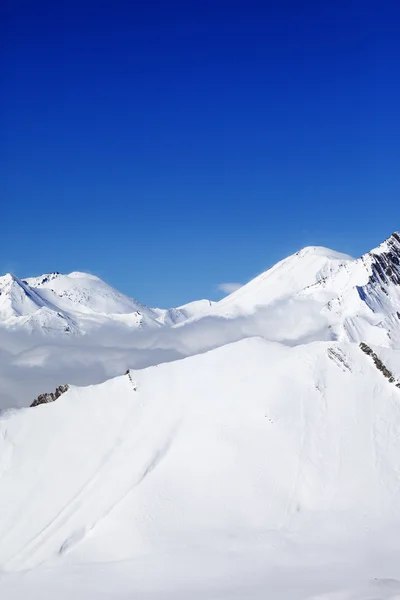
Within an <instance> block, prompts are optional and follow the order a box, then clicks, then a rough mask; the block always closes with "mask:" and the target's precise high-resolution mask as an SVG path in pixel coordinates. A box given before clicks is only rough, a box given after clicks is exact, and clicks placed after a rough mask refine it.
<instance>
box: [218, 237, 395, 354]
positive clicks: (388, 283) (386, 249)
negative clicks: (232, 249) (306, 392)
mask: <svg viewBox="0 0 400 600" xmlns="http://www.w3.org/2000/svg"><path fill="white" fill-rule="evenodd" d="M266 308H267V309H268V311H265V309H266ZM399 308H400V235H399V234H397V233H394V234H393V235H392V236H391V237H390V238H388V239H387V240H386V241H385V242H384V243H383V244H381V245H380V246H379V247H378V248H376V249H375V250H372V251H371V252H369V253H367V254H366V255H364V256H362V257H361V258H359V259H352V258H351V257H350V256H347V255H344V254H339V253H337V252H333V251H332V250H328V249H327V248H321V247H309V248H305V249H304V250H301V251H300V252H297V253H296V254H294V255H293V256H290V257H288V258H287V259H284V260H283V261H281V262H279V263H277V264H276V265H275V266H274V267H272V268H271V269H269V270H268V271H266V272H265V273H262V274H261V275H259V276H258V277H256V278H255V279H253V280H252V281H250V282H249V283H248V284H246V285H244V286H243V287H241V288H240V289H239V290H237V291H236V292H234V293H233V294H231V295H229V296H227V297H226V298H224V299H223V300H221V301H220V302H218V303H217V304H215V305H214V306H213V307H212V308H211V310H210V314H214V315H218V316H224V317H228V318H232V317H238V316H240V317H243V316H246V315H252V314H255V313H256V312H257V311H261V312H263V313H264V314H268V318H269V319H270V320H271V321H273V320H274V317H275V320H276V322H281V323H285V322H290V321H291V320H292V318H293V314H296V315H298V316H299V319H300V320H301V319H303V320H304V319H309V318H310V317H311V320H313V321H314V322H316V321H318V322H319V323H320V326H319V328H318V332H317V333H316V334H315V335H314V333H313V335H312V339H320V340H324V339H333V340H335V339H336V340H342V339H343V340H348V341H354V342H359V341H362V340H365V339H367V340H369V341H370V342H371V343H376V344H379V345H382V346H389V347H394V348H397V347H400V311H399ZM272 339H275V335H274V336H273V338H272ZM279 339H280V341H284V340H283V339H282V338H279ZM295 339H296V338H295V336H294V337H293V338H292V342H294V341H295ZM306 339H307V336H306V335H305V332H304V330H303V329H301V336H299V337H298V342H301V343H302V342H303V341H305V340H306Z"/></svg>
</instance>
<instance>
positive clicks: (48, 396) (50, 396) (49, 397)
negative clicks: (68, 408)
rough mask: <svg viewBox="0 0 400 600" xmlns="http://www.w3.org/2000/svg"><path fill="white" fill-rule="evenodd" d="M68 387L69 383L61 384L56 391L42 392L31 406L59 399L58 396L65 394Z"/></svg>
mask: <svg viewBox="0 0 400 600" xmlns="http://www.w3.org/2000/svg"><path fill="white" fill-rule="evenodd" d="M68 389H69V385H68V384H65V385H59V386H58V387H57V388H56V391H55V392H50V393H47V392H46V393H44V394H40V395H39V396H38V397H37V398H36V400H34V401H33V402H32V404H31V407H33V406H38V405H39V404H48V403H49V402H54V400H57V398H59V397H60V396H61V394H64V393H65V392H66V391H67V390H68Z"/></svg>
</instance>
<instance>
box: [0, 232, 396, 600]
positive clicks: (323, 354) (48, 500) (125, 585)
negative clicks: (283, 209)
mask: <svg viewBox="0 0 400 600" xmlns="http://www.w3.org/2000/svg"><path fill="white" fill-rule="evenodd" d="M399 257H400V243H399V240H398V239H397V237H396V235H394V236H392V237H391V238H390V239H389V240H387V241H386V242H384V244H382V245H381V246H379V248H378V249H377V250H373V251H371V252H370V253H368V254H367V255H365V256H363V257H361V258H359V259H352V258H351V257H348V256H346V255H343V254H339V253H336V252H333V251H331V250H328V249H326V248H320V247H310V248H306V249H304V250H302V251H300V252H298V253H296V254H295V255H293V256H291V257H289V258H287V259H285V260H283V261H281V262H280V263H278V264H277V265H275V266H274V267H272V269H269V270H268V271H266V272H265V273H263V274H262V275H260V276H258V277H257V278H256V279H254V280H252V281H251V282H249V283H248V284H246V285H245V286H243V287H242V288H240V289H239V290H237V291H236V292H234V293H233V294H231V296H228V297H227V298H224V299H223V300H221V301H220V302H216V303H210V302H209V301H206V300H204V301H199V302H195V303H190V304H189V305H185V306H181V307H178V308H175V309H167V310H164V309H150V308H147V307H144V306H143V305H141V304H140V303H138V302H137V301H136V300H134V299H130V298H128V297H126V296H124V295H123V294H120V293H119V292H117V291H116V290H113V288H111V287H110V286H108V285H107V284H106V283H105V282H103V281H102V280H100V279H99V278H97V277H95V276H92V275H87V274H84V273H72V274H69V275H60V274H58V273H53V274H49V275H44V276H40V277H38V278H34V279H33V278H32V279H28V280H21V279H18V278H17V277H15V276H10V275H8V276H5V277H3V278H1V279H0V290H1V295H0V306H1V308H2V309H3V311H4V312H2V313H1V321H2V324H1V327H0V383H1V396H0V398H1V400H0V402H1V404H0V406H1V407H2V408H3V411H2V412H1V413H0V596H1V597H2V598H3V597H4V598H7V600H8V599H11V600H12V599H15V600H21V599H22V598H25V597H26V596H27V595H28V594H29V597H30V598H37V599H39V598H40V600H42V599H44V600H46V599H49V600H50V599H53V598H55V597H56V598H60V599H61V600H64V598H65V599H66V598H70V597H71V596H75V597H77V598H84V599H85V600H94V599H96V600H97V598H102V597H103V598H114V597H115V598H119V599H121V598H123V599H125V598H126V599H128V598H132V597H137V598H140V599H142V598H143V599H145V600H146V599H149V600H150V599H151V600H161V599H162V600H164V599H166V598H167V599H168V598H171V599H172V598H173V599H174V600H175V599H178V600H179V599H182V600H183V599H185V600H186V598H195V599H196V598H198V599H202V600H215V599H216V598H218V599H219V600H221V599H226V600H228V599H229V600H230V599H238V600H239V599H240V600H244V599H248V598H254V599H256V600H258V599H260V600H261V599H264V598H266V597H268V598H269V597H270V598H273V599H274V600H275V599H280V598H281V599H284V600H292V599H296V600H297V599H299V600H302V599H304V600H306V599H307V600H355V599H358V600H359V599H362V600H395V599H396V600H397V599H398V598H400V568H399V564H398V558H397V557H398V555H399V552H400V541H399V540H400V536H399V534H400V496H399V489H400V488H399V480H400V479H399V478H400V387H397V383H398V382H399V381H400V336H399V331H400V318H399V316H398V313H399V311H400V293H399V292H400V285H399V284H398V283H397V274H398V272H399V268H398V267H399V264H400V261H399V260H398V259H399ZM66 328H68V329H69V330H68V331H66ZM361 341H363V342H365V343H367V344H368V346H370V347H371V349H372V351H373V352H374V353H375V354H376V355H377V356H378V357H379V359H380V360H381V361H382V363H383V364H384V366H385V367H386V368H387V369H389V370H390V372H391V373H392V374H393V377H394V379H393V380H392V381H391V380H389V379H388V378H387V377H385V375H384V373H383V372H382V371H381V370H379V369H378V368H377V366H376V364H375V363H374V360H373V359H372V358H371V356H368V354H366V353H365V352H364V351H363V350H362V348H360V342H361ZM128 368H129V369H130V370H129V372H127V373H126V370H127V369H128ZM64 383H69V384H70V388H69V390H68V391H67V392H65V393H64V394H63V395H61V396H60V398H58V399H57V400H56V401H55V402H53V403H50V404H46V405H39V406H37V407H35V408H19V409H16V408H15V407H21V406H27V405H29V404H30V403H31V402H32V400H33V399H34V397H35V396H37V395H38V394H39V393H42V392H45V391H48V392H50V391H54V389H55V387H56V386H57V385H59V384H64Z"/></svg>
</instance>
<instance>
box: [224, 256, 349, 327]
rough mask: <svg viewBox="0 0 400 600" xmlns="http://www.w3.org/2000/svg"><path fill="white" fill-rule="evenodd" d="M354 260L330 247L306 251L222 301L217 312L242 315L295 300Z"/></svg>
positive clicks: (289, 258)
mask: <svg viewBox="0 0 400 600" xmlns="http://www.w3.org/2000/svg"><path fill="white" fill-rule="evenodd" d="M353 260H354V259H352V257H351V256H348V255H347V254H341V253H339V252H334V251H333V250H329V249H328V248H322V247H319V246H311V247H308V248H304V249H303V250H300V251H299V252H296V254H293V255H292V256H289V257H288V258H285V259H284V260H282V261H280V262H278V263H277V264H276V265H275V266H273V267H272V268H271V269H268V270H267V271H265V272H264V273H262V274H261V275H259V276H258V277H256V278H255V279H253V280H251V281H250V282H249V283H247V284H246V285H244V286H242V287H241V288H240V289H239V290H237V291H236V292H234V293H233V294H230V295H229V296H227V297H226V298H224V299H222V300H220V301H219V302H218V303H217V305H215V310H216V312H218V313H219V314H228V315H232V314H240V313H243V312H249V311H250V312H251V311H253V310H254V309H256V308H257V307H259V306H268V305H271V304H272V303H276V302H278V301H283V300H285V299H287V298H293V297H295V296H296V295H297V294H299V293H300V292H301V291H302V290H304V289H306V288H307V287H309V286H312V285H314V284H316V283H318V282H319V281H323V280H325V279H329V278H332V277H333V276H334V275H335V274H336V273H337V272H338V271H339V269H340V268H341V267H342V266H343V265H345V264H347V263H349V262H351V261H353Z"/></svg>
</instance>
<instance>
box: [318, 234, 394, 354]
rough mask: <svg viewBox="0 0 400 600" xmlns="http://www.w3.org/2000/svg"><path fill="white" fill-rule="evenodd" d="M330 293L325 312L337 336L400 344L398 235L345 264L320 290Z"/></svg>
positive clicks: (320, 286)
mask: <svg viewBox="0 0 400 600" xmlns="http://www.w3.org/2000/svg"><path fill="white" fill-rule="evenodd" d="M322 288H324V289H325V291H329V292H330V293H331V294H332V298H331V300H330V301H329V302H328V304H327V305H326V307H325V314H326V315H327V316H328V319H329V320H330V322H331V325H332V331H333V332H335V335H336V336H337V337H338V338H339V339H348V340H350V341H360V340H362V339H365V340H369V341H370V342H372V343H376V344H379V345H382V346H394V347H400V310H399V309H400V235H399V234H398V233H394V234H393V235H392V236H390V237H389V238H388V239H387V240H386V241H385V242H383V244H381V245H380V246H379V247H378V248H376V249H374V250H372V251H371V252H368V253H367V254H365V255H363V256H362V257H361V258H359V259H358V260H356V261H354V262H353V263H350V264H346V265H344V266H343V267H341V269H340V270H339V271H338V273H336V275H335V276H334V277H332V278H331V280H329V281H325V282H323V284H320V285H317V286H315V287H314V288H313V290H312V291H311V292H312V293H313V294H316V295H318V294H319V293H320V291H321V289H322Z"/></svg>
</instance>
